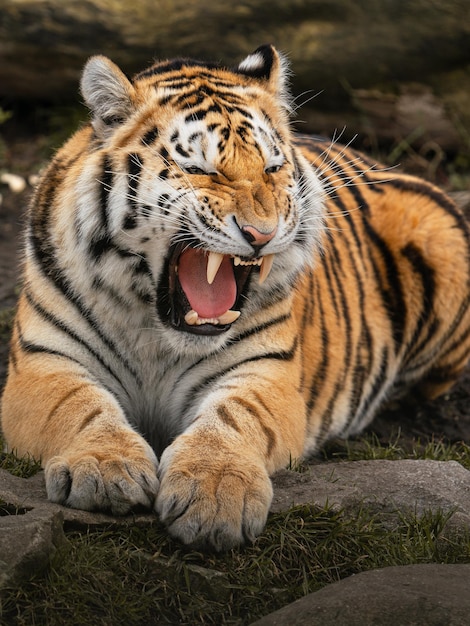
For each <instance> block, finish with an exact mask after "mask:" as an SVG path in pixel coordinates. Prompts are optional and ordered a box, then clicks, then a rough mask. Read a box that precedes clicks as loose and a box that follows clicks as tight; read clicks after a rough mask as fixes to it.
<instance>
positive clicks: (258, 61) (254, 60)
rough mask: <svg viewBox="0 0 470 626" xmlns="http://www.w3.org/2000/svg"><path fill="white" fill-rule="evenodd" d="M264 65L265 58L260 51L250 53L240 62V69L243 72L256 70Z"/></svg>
mask: <svg viewBox="0 0 470 626" xmlns="http://www.w3.org/2000/svg"><path fill="white" fill-rule="evenodd" d="M263 67H264V58H263V56H262V55H261V54H260V53H259V52H255V53H254V54H250V55H249V56H247V57H246V59H245V60H244V61H242V62H241V63H240V65H239V66H238V69H239V70H240V71H241V72H256V71H259V70H261V69H262V68H263Z"/></svg>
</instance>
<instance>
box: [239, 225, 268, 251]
mask: <svg viewBox="0 0 470 626" xmlns="http://www.w3.org/2000/svg"><path fill="white" fill-rule="evenodd" d="M240 230H241V231H242V233H243V236H244V237H245V239H246V240H247V241H248V243H249V244H251V245H252V246H253V247H255V248H260V247H261V246H264V245H266V244H267V243H268V242H269V241H271V239H272V238H273V237H274V235H275V234H276V232H277V226H276V227H275V228H273V230H272V231H271V232H269V233H264V232H262V231H261V230H258V229H257V228H256V227H255V226H250V225H249V224H248V225H245V226H242V227H241V228H240Z"/></svg>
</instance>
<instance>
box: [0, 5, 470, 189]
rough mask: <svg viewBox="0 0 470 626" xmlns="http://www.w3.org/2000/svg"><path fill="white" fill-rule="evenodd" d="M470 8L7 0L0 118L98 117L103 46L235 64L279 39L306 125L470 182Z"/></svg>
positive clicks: (130, 53) (1, 24) (63, 123)
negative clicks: (88, 76)
mask: <svg viewBox="0 0 470 626" xmlns="http://www.w3.org/2000/svg"><path fill="white" fill-rule="evenodd" d="M469 17H470V1H469V0H290V1H289V0H243V1H233V0H230V1H227V0H80V1H77V0H0V106H1V109H2V115H1V118H0V121H3V124H2V126H5V124H7V122H10V127H12V128H13V129H15V130H17V131H18V130H19V129H20V128H22V127H23V126H24V125H25V124H27V125H28V130H29V132H31V133H35V132H41V131H45V130H47V132H48V134H49V136H50V137H51V135H52V137H51V140H52V143H54V142H62V140H63V139H64V138H65V137H66V136H67V135H68V134H69V133H70V131H71V127H73V126H74V124H75V125H76V124H77V122H78V121H79V119H80V118H82V119H86V112H84V111H83V110H80V108H79V107H77V106H76V105H77V104H79V102H80V97H79V95H78V81H79V77H80V71H81V68H82V67H83V64H84V62H85V61H86V59H87V58H88V57H89V56H90V55H92V54H96V53H101V54H105V55H107V56H109V57H110V58H111V59H113V60H114V61H115V62H116V63H117V64H118V65H120V66H121V68H122V69H123V70H124V71H125V72H126V73H127V74H129V75H132V74H133V73H134V72H137V71H139V70H141V69H143V68H145V67H146V66H148V65H149V64H150V63H151V62H152V61H153V60H154V59H161V58H168V57H173V56H190V57H193V58H202V59H207V60H215V61H220V62H222V63H226V64H229V65H232V64H234V63H236V62H237V61H238V60H240V59H241V58H243V56H244V55H246V54H248V53H250V52H251V51H253V50H254V49H255V48H257V47H258V46H259V45H260V44H263V43H273V44H274V45H276V46H277V47H278V48H279V49H280V50H282V51H283V52H285V53H286V54H287V55H288V57H289V58H290V61H291V65H292V71H293V77H292V88H293V91H294V94H295V95H296V97H297V100H296V102H297V104H298V105H299V106H300V108H299V109H298V111H297V119H296V121H297V127H298V128H299V130H301V131H302V132H314V133H320V134H323V135H332V134H333V133H334V132H335V131H336V132H338V131H342V129H343V128H345V131H344V134H343V137H344V139H345V140H349V139H350V138H351V137H353V136H354V135H356V134H359V136H358V139H357V142H356V145H358V146H360V147H364V148H366V149H368V150H371V151H375V150H380V153H381V156H382V158H384V159H386V160H389V161H390V160H391V161H394V162H406V165H407V167H408V168H411V169H413V170H414V171H416V172H417V173H421V174H423V175H426V176H428V177H431V178H433V177H434V178H436V179H437V182H439V183H441V184H444V185H446V184H449V183H450V184H451V185H452V186H453V187H455V186H457V187H459V186H460V187H466V186H467V177H466V173H467V172H468V170H469V169H470V168H469V161H470V147H469V146H470V19H469ZM304 103H305V104H304ZM72 105H74V106H72ZM302 105H303V106H302ZM7 117H9V119H8V120H6V119H5V118H7ZM72 129H73V128H72ZM2 130H3V131H4V132H7V131H6V130H5V128H3V129H2V127H0V132H1V131H2ZM5 149H6V150H7V152H8V147H5V145H4V146H3V153H4V152H5ZM5 158H6V159H7V160H6V161H5ZM7 167H8V155H6V157H5V154H3V160H2V161H0V168H3V169H5V168H7ZM459 177H462V178H464V179H465V180H459ZM449 178H450V180H449Z"/></svg>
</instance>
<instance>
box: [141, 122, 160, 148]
mask: <svg viewBox="0 0 470 626" xmlns="http://www.w3.org/2000/svg"><path fill="white" fill-rule="evenodd" d="M159 134H160V131H159V130H158V128H157V127H156V126H154V127H153V128H151V129H150V130H148V131H147V132H146V133H145V135H144V136H143V137H142V139H141V143H142V144H143V145H144V146H150V145H152V144H153V142H154V141H155V140H156V139H158V136H159Z"/></svg>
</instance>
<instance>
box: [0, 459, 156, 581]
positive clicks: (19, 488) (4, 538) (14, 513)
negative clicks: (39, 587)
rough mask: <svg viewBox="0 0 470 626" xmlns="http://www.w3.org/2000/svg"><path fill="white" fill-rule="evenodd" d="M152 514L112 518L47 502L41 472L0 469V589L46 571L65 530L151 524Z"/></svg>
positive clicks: (64, 539)
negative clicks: (14, 473) (26, 474)
mask: <svg viewBox="0 0 470 626" xmlns="http://www.w3.org/2000/svg"><path fill="white" fill-rule="evenodd" d="M156 521H157V519H156V517H155V515H150V514H149V515H135V516H132V515H130V516H129V515H128V516H126V517H121V518H115V517H111V516H109V515H105V514H102V513H90V512H88V511H78V510H76V509H68V508H66V507H63V506H60V505H58V504H53V503H52V502H49V501H48V500H47V497H46V488H45V484H44V475H43V473H42V472H41V473H39V474H36V475H35V476H33V477H31V478H28V479H25V478H17V477H16V476H12V475H11V474H9V473H8V472H6V471H5V470H0V589H1V588H2V587H5V586H14V585H19V584H21V583H22V582H24V581H25V580H27V579H29V578H30V577H31V576H33V575H35V574H37V573H38V572H40V571H42V570H43V569H45V568H46V567H47V566H48V565H49V563H50V562H51V560H52V559H53V558H54V556H55V555H56V553H57V550H59V549H61V548H64V547H65V546H66V544H67V540H66V537H65V533H64V524H65V526H66V528H68V529H70V528H87V527H90V526H91V527H96V526H108V525H109V524H111V523H113V524H115V525H119V526H130V525H135V524H137V525H151V524H153V523H156Z"/></svg>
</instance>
